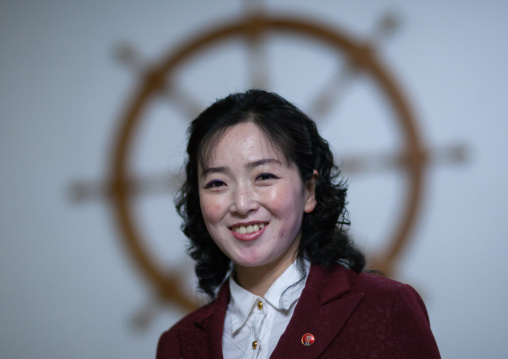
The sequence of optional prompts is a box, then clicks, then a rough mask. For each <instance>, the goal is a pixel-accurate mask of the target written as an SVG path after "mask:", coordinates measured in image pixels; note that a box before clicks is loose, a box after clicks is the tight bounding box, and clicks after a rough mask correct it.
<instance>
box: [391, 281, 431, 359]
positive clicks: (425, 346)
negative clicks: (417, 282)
mask: <svg viewBox="0 0 508 359" xmlns="http://www.w3.org/2000/svg"><path fill="white" fill-rule="evenodd" d="M387 325H388V328H387V337H386V346H385V350H384V352H385V353H386V356H385V357H386V358H412V359H418V358H422V359H424V358H425V359H434V358H441V356H440V354H439V349H438V347H437V344H436V341H435V339H434V335H433V334H432V331H431V330H430V323H429V317H428V315H427V309H426V308H425V304H424V303H423V300H422V299H421V297H420V296H419V294H418V293H417V292H416V291H415V290H414V289H413V288H412V287H411V286H409V285H403V286H402V287H401V288H400V289H399V291H398V293H397V295H396V296H395V298H394V300H393V305H392V308H391V312H390V317H389V319H388V323H387Z"/></svg>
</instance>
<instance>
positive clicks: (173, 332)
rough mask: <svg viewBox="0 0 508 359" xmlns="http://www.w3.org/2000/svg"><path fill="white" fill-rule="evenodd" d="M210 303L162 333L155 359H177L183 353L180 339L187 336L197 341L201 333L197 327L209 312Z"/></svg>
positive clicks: (182, 344) (183, 349)
mask: <svg viewBox="0 0 508 359" xmlns="http://www.w3.org/2000/svg"><path fill="white" fill-rule="evenodd" d="M212 303H213V302H212ZM212 303H210V304H208V305H205V306H204V307H201V308H199V309H197V310H195V311H194V312H192V313H190V314H188V315H186V316H185V317H183V318H182V319H180V320H179V321H178V322H177V323H176V324H174V325H173V326H172V327H171V328H169V329H168V330H166V331H165V332H164V333H162V335H161V336H160V338H159V342H158V344H157V359H162V358H164V359H165V358H173V357H174V358H179V356H178V355H179V354H180V353H183V352H185V348H184V341H182V338H185V337H186V336H188V335H189V334H191V335H192V337H194V338H196V340H197V341H199V340H198V339H197V337H199V332H200V331H201V328H200V326H199V323H200V319H201V318H202V317H203V316H205V315H206V314H207V313H208V312H209V310H210V307H211V306H212V305H213V304H212ZM175 355H176V356H175Z"/></svg>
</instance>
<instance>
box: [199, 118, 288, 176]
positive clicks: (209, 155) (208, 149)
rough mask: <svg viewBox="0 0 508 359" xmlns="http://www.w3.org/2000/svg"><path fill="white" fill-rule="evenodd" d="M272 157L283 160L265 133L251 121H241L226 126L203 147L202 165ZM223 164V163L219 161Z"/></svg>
mask: <svg viewBox="0 0 508 359" xmlns="http://www.w3.org/2000/svg"><path fill="white" fill-rule="evenodd" d="M266 158H273V159H277V160H279V161H281V162H282V161H283V159H284V156H283V154H282V153H281V151H280V150H279V149H278V148H277V147H276V146H275V145H274V144H273V142H272V141H270V139H269V138H268V137H267V136H266V134H265V133H264V132H263V130H261V129H260V128H259V126H258V125H256V124H255V123H253V122H243V123H240V124H238V125H235V126H232V127H229V128H227V129H226V130H225V131H224V132H223V133H222V134H220V135H219V136H217V137H216V138H212V139H211V141H210V142H209V143H208V144H207V145H206V146H205V147H204V148H203V165H204V166H205V167H208V166H210V165H212V164H213V165H215V164H216V162H234V161H237V160H253V161H255V160H259V159H266ZM221 165H225V163H221Z"/></svg>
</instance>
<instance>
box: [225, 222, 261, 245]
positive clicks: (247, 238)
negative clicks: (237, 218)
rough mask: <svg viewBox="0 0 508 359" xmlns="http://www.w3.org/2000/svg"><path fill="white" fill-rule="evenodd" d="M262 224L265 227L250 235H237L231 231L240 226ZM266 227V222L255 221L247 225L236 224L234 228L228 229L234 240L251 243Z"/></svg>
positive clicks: (246, 224)
mask: <svg viewBox="0 0 508 359" xmlns="http://www.w3.org/2000/svg"><path fill="white" fill-rule="evenodd" d="M262 223H264V225H265V226H264V227H263V228H261V229H260V230H258V231H256V232H252V233H238V232H235V231H233V228H235V227H240V226H245V227H247V226H248V225H254V224H262ZM266 227H268V223H267V222H257V221H256V222H249V223H237V224H235V225H234V226H232V227H231V228H230V231H231V233H232V234H233V236H234V237H235V238H236V239H238V240H240V241H245V242H247V241H253V240H255V239H257V238H259V237H260V236H261V235H262V234H263V232H264V231H265V229H266Z"/></svg>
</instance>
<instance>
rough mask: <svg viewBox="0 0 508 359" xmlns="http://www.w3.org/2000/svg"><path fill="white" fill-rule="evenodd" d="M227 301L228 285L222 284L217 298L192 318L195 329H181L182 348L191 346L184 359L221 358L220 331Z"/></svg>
mask: <svg viewBox="0 0 508 359" xmlns="http://www.w3.org/2000/svg"><path fill="white" fill-rule="evenodd" d="M228 303H229V285H228V283H227V281H226V282H225V283H224V284H223V285H222V287H221V289H220V291H219V294H218V295H217V298H216V299H215V300H214V301H213V302H212V303H210V304H209V305H208V307H207V308H206V309H205V308H203V309H205V310H203V311H201V313H200V314H201V315H200V316H198V317H196V318H195V319H194V326H195V327H196V328H197V330H196V329H189V330H188V332H184V331H182V333H181V336H182V337H181V338H180V340H181V341H182V343H183V347H184V348H192V349H191V350H192V351H191V352H189V353H186V355H187V356H184V358H185V359H190V358H196V359H205V358H209V359H222V332H223V330H224V318H225V316H226V310H227V306H228Z"/></svg>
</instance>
